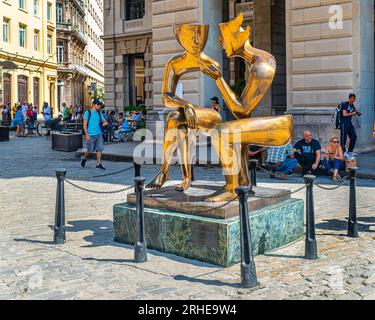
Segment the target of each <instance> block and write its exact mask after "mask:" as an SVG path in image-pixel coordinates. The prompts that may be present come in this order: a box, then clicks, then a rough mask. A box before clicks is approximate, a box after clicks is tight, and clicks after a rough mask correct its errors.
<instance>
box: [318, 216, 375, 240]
mask: <svg viewBox="0 0 375 320" xmlns="http://www.w3.org/2000/svg"><path fill="white" fill-rule="evenodd" d="M357 220H358V231H359V232H375V231H374V230H371V227H374V226H375V217H361V218H357ZM360 222H364V223H367V224H364V223H360ZM316 228H317V229H321V230H331V231H346V230H348V221H347V220H339V219H330V220H324V221H323V222H321V223H318V224H316ZM323 235H328V234H326V233H324V234H323ZM332 235H334V236H346V235H347V234H332Z"/></svg>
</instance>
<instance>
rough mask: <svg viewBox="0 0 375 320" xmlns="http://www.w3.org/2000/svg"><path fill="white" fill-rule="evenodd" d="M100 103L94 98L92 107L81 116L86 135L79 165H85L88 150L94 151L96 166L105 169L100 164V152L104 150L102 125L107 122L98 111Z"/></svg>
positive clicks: (100, 106) (105, 124)
mask: <svg viewBox="0 0 375 320" xmlns="http://www.w3.org/2000/svg"><path fill="white" fill-rule="evenodd" d="M102 105H103V104H102V103H101V102H100V100H98V99H94V101H93V102H92V108H91V109H90V110H87V111H86V112H85V114H84V116H83V130H84V132H85V137H86V148H87V151H86V152H85V154H84V155H83V156H82V157H81V166H82V168H84V167H85V165H86V161H87V157H88V156H89V154H90V152H94V151H95V152H96V168H97V169H101V170H105V168H104V167H103V166H102V164H101V160H102V152H103V150H104V139H103V132H102V126H107V125H108V123H107V121H106V120H105V119H104V117H103V115H102V113H101V112H100V110H101V108H102Z"/></svg>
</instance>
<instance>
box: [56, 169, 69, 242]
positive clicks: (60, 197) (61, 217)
mask: <svg viewBox="0 0 375 320" xmlns="http://www.w3.org/2000/svg"><path fill="white" fill-rule="evenodd" d="M66 172H67V171H66V170H64V169H61V170H56V178H57V188H56V206H55V225H54V227H53V230H54V235H53V242H54V243H55V244H63V243H65V241H66V238H65V197H64V180H65V175H66Z"/></svg>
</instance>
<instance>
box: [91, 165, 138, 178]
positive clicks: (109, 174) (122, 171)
mask: <svg viewBox="0 0 375 320" xmlns="http://www.w3.org/2000/svg"><path fill="white" fill-rule="evenodd" d="M133 168H134V166H131V167H129V168H126V169H123V170H120V171H116V172H111V173H107V174H102V175H99V176H92V177H91V178H103V177H110V176H114V175H117V174H120V173H124V172H127V171H129V170H131V169H133Z"/></svg>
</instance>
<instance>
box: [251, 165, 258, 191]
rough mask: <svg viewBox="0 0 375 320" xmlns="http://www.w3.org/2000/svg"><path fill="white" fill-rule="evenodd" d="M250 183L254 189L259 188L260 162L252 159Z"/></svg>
mask: <svg viewBox="0 0 375 320" xmlns="http://www.w3.org/2000/svg"><path fill="white" fill-rule="evenodd" d="M249 162H250V182H251V185H252V186H253V187H256V186H257V166H258V160H256V159H250V161H249Z"/></svg>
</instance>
